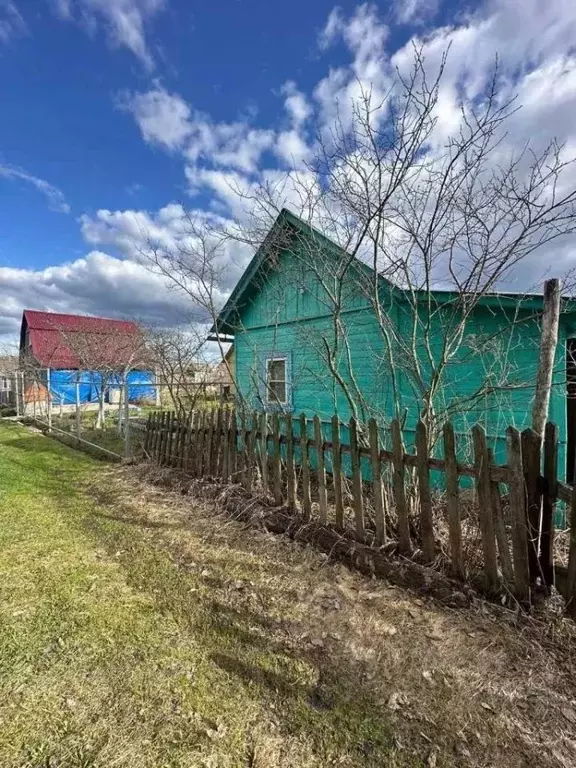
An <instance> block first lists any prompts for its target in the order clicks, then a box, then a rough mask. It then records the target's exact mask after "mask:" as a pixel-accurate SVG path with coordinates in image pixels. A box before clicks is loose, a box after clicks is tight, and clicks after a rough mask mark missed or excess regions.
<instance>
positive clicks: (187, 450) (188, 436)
mask: <svg viewBox="0 0 576 768" xmlns="http://www.w3.org/2000/svg"><path fill="white" fill-rule="evenodd" d="M195 415H196V414H195V412H194V411H190V413H189V414H188V419H187V421H186V432H185V438H184V458H183V463H182V467H183V469H184V472H186V473H188V472H189V471H190V454H191V452H192V440H193V437H194V417H195Z"/></svg>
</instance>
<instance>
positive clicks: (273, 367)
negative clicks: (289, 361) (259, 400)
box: [268, 360, 286, 381]
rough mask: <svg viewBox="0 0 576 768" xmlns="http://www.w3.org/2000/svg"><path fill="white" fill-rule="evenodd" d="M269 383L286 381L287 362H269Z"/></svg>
mask: <svg viewBox="0 0 576 768" xmlns="http://www.w3.org/2000/svg"><path fill="white" fill-rule="evenodd" d="M268 381H286V360H268Z"/></svg>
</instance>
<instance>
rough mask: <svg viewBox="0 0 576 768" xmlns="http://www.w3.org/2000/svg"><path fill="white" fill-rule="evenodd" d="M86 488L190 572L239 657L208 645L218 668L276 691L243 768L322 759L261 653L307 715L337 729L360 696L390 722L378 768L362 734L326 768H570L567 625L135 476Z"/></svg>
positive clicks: (573, 700)
mask: <svg viewBox="0 0 576 768" xmlns="http://www.w3.org/2000/svg"><path fill="white" fill-rule="evenodd" d="M92 491H93V493H95V494H96V495H97V498H98V500H99V503H100V504H105V505H106V506H107V507H109V508H110V514H111V515H112V516H113V517H114V518H115V519H116V520H118V521H120V522H121V523H123V524H125V525H127V526H133V527H134V528H135V529H138V530H139V531H141V532H143V533H144V535H145V536H146V537H147V539H148V540H149V542H150V544H151V545H152V546H153V547H155V548H157V549H159V550H161V551H163V552H167V553H169V555H170V557H171V559H172V560H173V563H174V567H175V568H176V569H179V570H182V571H193V572H194V573H195V574H196V575H197V576H198V578H199V580H200V583H201V587H200V588H199V591H198V593H197V595H196V597H195V599H197V600H200V601H204V602H205V604H206V605H205V613H206V615H210V616H211V620H212V621H213V622H214V624H215V625H216V626H219V627H220V629H221V630H222V629H223V628H225V631H226V632H230V633H233V634H234V636H235V638H236V640H237V641H239V646H235V647H236V648H237V649H238V651H239V652H238V653H236V654H234V653H232V654H231V653H230V652H229V650H230V649H227V650H226V649H225V650H224V651H222V650H221V649H219V648H218V647H216V648H215V650H214V653H213V660H214V662H215V663H216V664H217V665H219V666H220V667H221V668H223V669H225V670H226V671H227V672H228V674H229V675H230V676H232V677H233V678H239V679H241V680H242V681H243V682H244V683H246V684H247V685H249V686H251V685H255V686H257V687H259V688H261V689H262V690H266V689H267V690H268V694H269V695H271V699H270V707H271V708H272V710H271V711H272V712H273V715H272V717H271V721H270V722H271V723H272V724H273V728H272V730H270V727H269V726H264V725H263V724H262V725H260V724H258V723H257V724H256V726H255V733H259V728H262V729H263V730H262V738H256V739H255V742H254V748H253V755H252V757H251V762H249V763H248V764H249V765H253V766H259V768H268V766H269V767H270V768H272V766H290V765H294V766H303V765H312V764H316V763H315V762H308V761H309V760H312V757H311V756H309V757H308V758H304V757H303V752H302V743H303V742H302V739H304V742H306V737H305V736H304V735H303V734H304V732H305V730H306V726H305V725H304V723H305V722H306V717H305V716H304V715H302V717H303V720H302V721H299V720H298V718H297V717H295V716H294V713H293V712H292V705H289V704H288V700H289V699H290V698H291V697H292V696H293V682H292V683H290V684H286V680H283V678H282V674H281V673H279V672H278V670H276V671H275V673H274V674H271V672H270V670H269V669H267V668H266V666H265V664H262V665H261V664H260V661H263V660H264V659H265V656H266V652H267V651H268V650H269V649H271V648H273V649H276V650H280V651H281V652H282V653H283V654H285V655H286V656H287V657H288V658H291V659H293V660H297V662H298V663H299V664H301V665H303V667H305V668H306V669H309V670H310V669H311V670H313V673H312V677H311V678H310V677H308V679H305V678H303V679H302V680H300V681H299V685H301V686H303V690H305V691H306V698H307V699H308V701H309V704H310V706H311V707H312V708H313V709H316V710H317V711H320V712H323V711H325V712H327V713H332V714H334V710H335V709H337V710H339V714H340V712H341V721H342V722H341V725H342V728H345V727H346V717H347V715H348V712H347V709H346V706H347V704H349V703H350V702H356V703H358V701H362V702H363V704H364V706H366V707H367V708H368V709H369V710H370V711H371V712H372V713H373V714H374V715H375V716H376V717H380V718H381V719H382V721H383V722H386V723H388V725H389V728H390V730H391V733H392V742H393V745H394V748H393V750H391V751H389V752H388V758H387V760H388V762H373V760H372V758H371V757H370V753H371V750H374V749H378V746H377V745H374V744H371V742H370V740H369V739H367V740H365V743H364V744H363V747H362V749H363V750H364V751H365V753H366V756H365V759H364V760H360V758H358V755H357V756H356V758H355V762H354V761H351V762H350V757H343V758H342V761H340V762H339V761H336V762H335V763H334V764H339V765H360V764H365V765H411V764H413V765H423V764H424V765H426V764H428V765H430V766H432V765H437V766H452V765H453V766H486V767H487V766H503V767H505V768H507V767H510V768H512V766H514V768H527V767H528V766H534V768H536V766H538V767H539V768H540V767H542V768H547V767H548V766H550V768H551V767H552V766H564V767H567V766H573V765H575V764H576V676H575V671H576V664H575V659H574V652H575V649H576V645H575V643H574V640H575V637H576V633H575V631H574V627H573V626H572V625H571V624H570V623H569V622H567V621H566V620H563V619H560V618H558V619H557V620H556V621H554V622H547V623H543V622H539V621H536V620H534V619H529V618H527V619H524V618H518V617H515V615H514V614H513V613H512V612H510V611H506V610H504V609H498V608H496V607H494V606H490V605H488V604H486V603H484V602H482V601H480V600H479V601H477V602H476V603H475V604H474V605H473V606H472V607H471V608H467V609H463V610H460V611H458V610H454V609H450V608H447V607H445V606H442V605H440V604H438V603H435V602H434V601H432V600H428V599H422V598H421V597H418V596H416V595H411V594H409V593H407V592H406V591H405V590H403V589H400V588H395V587H393V586H391V585H389V584H385V583H381V582H377V581H375V580H371V579H368V578H365V577H363V576H361V575H359V574H356V573H353V572H351V571H349V570H348V569H346V568H345V567H343V566H342V565H339V564H336V563H330V562H329V561H328V558H327V557H326V556H325V555H322V554H320V553H318V552H315V551H314V550H312V549H311V548H309V547H306V546H302V545H299V544H296V543H295V542H293V541H291V540H289V539H287V538H286V537H280V536H274V535H272V534H270V533H268V532H266V531H262V530H255V529H254V528H251V527H247V526H246V525H243V524H241V523H238V522H235V521H231V520H229V519H227V518H226V517H225V516H224V515H223V514H222V513H221V509H219V507H218V503H217V501H206V500H202V499H200V498H197V497H195V498H190V496H187V495H182V493H179V492H178V489H177V488H176V489H172V490H166V489H164V488H162V487H159V486H158V485H155V484H154V485H153V484H151V483H149V482H146V479H145V478H143V477H142V476H140V477H139V476H137V474H135V472H134V470H133V469H132V468H124V469H115V470H112V471H110V472H108V473H107V476H106V478H105V479H104V481H102V479H99V480H98V482H97V483H96V484H95V485H94V486H93V488H92ZM166 599H167V601H168V604H169V605H170V606H171V610H173V611H178V610H182V609H183V608H184V606H182V605H179V603H178V601H179V597H178V596H174V599H173V600H172V601H171V598H169V597H167V598H166ZM216 646H218V643H216ZM254 650H257V651H258V652H257V653H252V652H253V651H254ZM248 656H250V658H251V659H252V663H251V664H247V663H246V658H247V657H248ZM283 701H285V702H286V709H285V710H284V708H283V704H282V702H283ZM298 706H300V704H298ZM291 712H292V713H291ZM356 716H357V712H356V713H354V714H353V715H351V717H356ZM336 722H338V718H336ZM330 727H331V728H333V724H332V725H331V726H330ZM327 733H328V731H327ZM327 738H333V736H332V735H330V736H328V735H327ZM345 751H346V750H344V752H345ZM344 752H343V753H342V754H343V755H344ZM337 753H338V748H337V747H336V748H335V750H334V754H337ZM346 754H348V753H346ZM374 757H375V756H374Z"/></svg>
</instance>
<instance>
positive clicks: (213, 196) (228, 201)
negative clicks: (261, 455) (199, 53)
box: [4, 0, 576, 317]
mask: <svg viewBox="0 0 576 768" xmlns="http://www.w3.org/2000/svg"><path fill="white" fill-rule="evenodd" d="M59 5H60V6H61V10H60V13H61V15H62V16H63V17H65V16H67V15H68V16H70V17H71V18H74V19H79V18H80V17H81V15H82V13H83V11H82V10H81V9H83V8H84V9H89V10H88V11H87V12H86V13H87V17H88V18H90V17H91V18H93V19H95V20H96V22H97V23H98V24H102V23H104V22H106V24H108V25H111V24H112V21H111V19H112V11H111V10H110V9H111V8H112V7H114V9H116V10H117V11H118V12H120V10H122V9H126V8H127V7H131V8H136V9H138V14H140V16H139V18H140V19H141V24H140V26H138V24H137V25H136V27H137V28H138V29H140V32H141V35H140V41H141V42H140V44H139V45H140V47H139V46H138V45H131V44H130V43H129V42H127V40H128V38H126V40H123V39H121V38H120V37H117V38H116V43H117V44H122V45H125V46H127V47H128V48H130V49H131V50H133V51H134V53H135V54H136V55H137V56H139V58H141V59H142V60H143V61H144V62H146V57H147V56H148V55H149V54H148V51H147V48H146V44H145V39H144V24H145V22H146V21H147V20H149V19H150V18H151V17H152V16H153V15H154V14H155V13H157V12H159V11H160V10H161V8H162V7H163V6H164V3H161V2H159V1H158V0H150V1H149V2H148V3H145V2H144V0H118V2H115V3H112V0H108V2H106V0H59ZM436 6H437V3H436V2H432V0H397V2H396V4H395V6H394V14H393V17H392V16H389V18H395V19H396V21H397V22H398V23H408V22H409V23H410V24H412V25H414V24H415V23H416V22H419V21H422V20H426V21H428V22H429V21H430V20H431V18H432V16H431V14H433V12H434V10H435V9H436ZM105 7H106V8H107V9H108V10H107V11H106V12H105V11H104V10H103V9H104V8H105ZM118 9H120V10H118ZM128 16H130V14H127V17H128ZM110 29H113V27H112V26H109V30H110ZM412 33H413V34H412V37H411V38H410V39H409V40H407V41H406V43H405V44H403V45H402V46H401V47H400V48H396V49H394V48H393V47H392V44H393V41H394V40H393V38H392V39H391V38H390V35H389V30H388V27H387V24H386V23H385V21H384V18H383V16H382V14H381V13H380V12H379V11H378V9H377V8H376V6H375V5H372V4H368V3H365V4H362V5H360V6H358V7H357V8H356V9H354V10H353V11H352V12H351V13H345V12H344V11H342V10H339V9H334V10H333V11H332V12H331V13H330V15H329V17H328V18H327V20H326V24H325V26H324V28H323V29H322V30H321V32H320V35H319V38H318V45H319V47H320V49H321V50H322V51H323V58H324V59H325V60H326V62H327V66H326V72H325V74H324V76H323V77H322V78H321V79H320V80H319V81H318V82H317V83H315V84H314V85H313V86H312V87H311V88H310V89H309V90H307V91H303V90H301V88H300V87H299V85H298V84H297V83H296V82H293V81H288V82H286V83H285V84H284V85H280V86H279V89H278V91H277V95H278V113H277V116H276V119H274V120H273V121H271V123H269V124H267V125H266V124H262V122H261V121H260V120H259V116H258V112H257V111H254V113H251V114H246V115H243V116H242V117H241V118H237V117H234V116H233V115H230V116H229V118H228V119H227V120H225V121H217V120H215V119H213V117H212V116H211V115H209V114H206V113H203V112H201V111H200V110H198V109H196V108H195V106H194V105H193V104H190V103H188V102H187V101H186V99H184V98H183V97H182V96H181V95H180V94H178V93H173V92H170V91H168V90H166V89H165V88H164V87H163V86H162V85H161V84H159V83H157V82H155V83H152V85H151V87H150V88H149V89H147V90H144V91H143V92H141V93H131V94H124V95H123V97H122V99H121V104H122V107H123V108H124V109H125V110H126V111H127V112H128V113H129V114H130V115H131V116H132V117H133V119H134V120H135V123H136V125H137V126H138V128H139V130H140V133H141V135H142V138H143V139H144V141H146V142H147V143H149V144H151V145H155V146H156V147H160V148H161V149H163V150H165V151H166V152H169V153H171V154H173V155H176V156H179V157H180V158H181V162H182V167H183V173H184V174H185V177H186V179H187V181H188V183H189V188H190V192H191V193H192V194H194V195H197V197H195V198H193V200H192V205H191V213H192V215H193V216H195V217H196V216H200V217H201V216H206V217H208V216H218V217H221V218H222V219H223V220H229V219H231V218H242V217H244V216H246V215H247V210H248V209H249V206H250V201H251V200H253V199H254V196H256V195H257V193H258V189H259V187H260V186H264V187H266V188H268V189H273V190H274V194H275V197H276V200H277V202H278V205H286V206H288V207H290V208H292V209H294V210H295V212H299V210H300V209H301V206H302V200H303V198H305V195H303V190H306V189H307V188H308V189H309V188H310V187H314V186H316V187H317V188H318V185H320V188H321V185H322V182H323V180H322V179H321V178H319V177H318V176H317V175H315V174H314V172H313V171H312V170H310V169H309V168H308V161H309V159H310V158H312V157H313V156H314V153H315V150H316V149H317V146H316V140H317V136H318V135H320V136H321V137H322V138H323V139H324V140H325V141H327V142H329V141H330V137H331V136H332V135H334V131H335V130H338V131H340V132H343V134H344V135H345V134H346V131H347V130H348V129H349V128H350V126H351V124H352V122H353V119H354V110H355V109H356V108H357V107H358V104H359V103H360V102H361V100H362V98H364V96H365V95H366V94H367V93H371V94H372V101H373V104H378V105H379V109H377V110H374V114H373V116H372V119H373V121H374V127H376V128H379V127H381V126H382V125H385V121H386V117H387V115H388V114H389V112H388V109H389V105H390V94H391V89H393V83H394V80H395V77H396V72H397V71H399V72H400V74H401V75H405V74H407V73H408V72H409V71H410V68H411V67H412V64H413V56H414V46H416V47H417V48H421V50H422V55H423V57H424V60H425V62H426V64H425V66H426V69H427V72H428V73H429V74H430V76H431V77H433V76H435V74H436V73H437V72H438V70H439V68H440V66H441V64H442V61H443V55H444V53H445V52H446V50H448V49H449V55H448V59H447V62H446V65H445V71H444V78H443V82H442V85H441V88H440V92H439V99H438V104H437V106H436V113H435V118H436V128H435V131H434V134H433V136H431V139H430V147H429V151H430V152H435V151H436V152H437V151H440V150H441V149H442V147H445V144H446V140H447V138H448V137H449V136H450V135H451V134H453V133H454V132H455V131H457V130H458V128H459V127H460V125H461V120H462V108H464V112H465V113H466V111H468V114H470V110H471V109H472V108H473V107H475V106H478V105H481V104H482V102H483V99H484V98H485V94H486V88H487V86H488V84H489V83H490V80H491V78H492V76H493V73H494V64H495V60H496V56H498V64H499V70H498V84H499V87H500V94H501V96H500V98H501V99H502V101H505V100H507V99H510V98H512V97H513V96H514V95H515V94H518V105H519V106H520V105H522V108H521V109H520V110H518V112H516V113H515V114H514V115H513V116H512V118H511V119H510V123H509V132H508V135H507V136H506V138H505V139H504V141H503V143H502V144H501V146H500V151H501V152H507V153H510V152H516V153H519V152H520V151H521V150H522V149H523V148H524V146H525V145H526V142H527V141H528V140H530V141H531V142H533V143H534V144H535V145H536V147H537V148H538V147H541V146H544V145H545V144H546V143H547V142H548V141H549V140H550V139H551V138H552V134H555V135H556V136H557V138H558V139H559V141H560V142H561V143H564V144H565V148H564V150H563V152H564V155H565V156H566V157H569V156H572V155H573V154H574V153H575V152H576V128H575V127H574V120H573V115H574V113H575V112H576V54H575V52H574V46H573V41H574V40H575V39H576V4H574V3H569V2H558V3H541V2H540V0H485V2H484V3H483V4H481V5H479V6H476V8H475V10H474V11H471V12H470V11H468V12H462V13H460V15H459V16H458V17H456V18H455V19H454V21H453V23H451V24H450V25H445V26H438V27H436V28H431V27H430V25H428V26H426V27H422V26H419V27H417V28H416V27H415V28H414V29H413V30H412ZM109 34H110V31H109ZM336 45H337V46H339V48H340V51H343V52H344V54H345V57H342V56H340V55H339V60H338V66H329V64H330V57H331V54H332V46H336ZM142 46H144V47H142ZM138 51H139V52H138ZM250 95H251V96H254V94H250ZM350 151H351V152H353V151H354V147H351V150H350ZM4 175H5V176H6V172H5V173H4ZM11 178H15V176H14V175H12V176H11ZM20 178H21V180H25V179H24V178H23V177H20ZM27 180H28V181H30V179H27ZM573 181H574V183H576V176H575V177H573ZM31 183H34V182H31ZM38 189H40V190H41V191H44V193H45V194H47V192H46V191H45V190H42V188H41V187H40V186H38ZM55 199H56V200H57V198H55ZM187 213H188V211H185V210H184V208H183V207H182V206H181V205H177V204H170V205H167V206H164V207H163V208H161V209H160V210H159V211H156V212H148V211H139V210H120V211H114V210H108V209H105V208H102V209H101V210H99V211H98V212H97V213H96V214H95V215H93V216H84V217H82V219H81V227H82V232H83V235H84V237H85V239H86V241H87V242H88V243H89V245H90V247H92V248H94V249H95V250H94V251H92V252H91V254H89V256H87V257H86V258H85V259H84V260H79V261H78V262H73V263H72V264H71V265H65V266H63V267H58V268H56V267H55V268H53V269H55V270H64V271H61V272H58V273H57V275H58V278H57V279H56V277H54V275H55V274H56V273H54V274H53V275H51V276H49V275H48V274H47V271H46V270H44V271H42V272H29V273H28V272H26V271H24V272H26V274H23V275H21V277H22V285H32V284H33V283H34V281H36V283H37V284H38V286H39V289H38V290H39V293H38V294H37V298H38V300H39V301H40V300H41V299H45V301H46V304H50V302H49V299H50V300H51V301H52V300H53V304H50V306H54V308H58V307H59V303H58V301H60V300H61V301H62V302H63V304H64V305H66V306H68V307H69V309H71V310H77V309H80V310H82V309H83V308H87V307H92V309H87V311H94V312H95V313H97V312H102V313H103V312H104V310H105V309H106V308H110V311H111V306H110V303H109V302H111V301H113V302H114V304H115V306H116V309H117V308H118V307H119V306H121V304H120V303H119V302H120V300H121V301H122V302H124V301H126V302H128V304H129V305H130V302H131V301H132V302H133V303H132V304H131V305H130V306H131V307H132V308H134V307H136V306H139V305H140V303H141V306H142V307H145V306H147V302H148V301H150V302H151V303H152V304H153V305H154V306H155V307H156V308H157V309H156V310H154V309H153V310H151V311H152V312H157V313H158V315H161V314H163V313H164V312H165V313H166V314H165V317H172V316H173V315H171V314H170V313H171V311H172V309H171V306H172V305H173V306H176V304H175V303H174V300H173V299H172V297H170V298H171V300H170V301H169V302H167V303H165V302H164V299H163V298H162V297H164V296H165V295H167V294H166V293H165V286H162V287H158V286H159V284H158V283H157V282H153V283H147V282H146V281H145V279H144V277H143V274H144V273H143V272H141V270H145V265H144V262H143V256H142V252H143V249H144V246H145V244H146V242H147V239H149V238H152V239H155V240H156V241H157V242H158V243H160V244H162V245H163V246H165V247H174V246H175V245H176V246H177V245H178V244H181V243H185V238H186V236H187V235H186V231H185V227H183V220H184V219H185V216H186V214H187ZM318 223H319V225H320V226H321V222H318ZM108 250H109V251H111V252H112V253H113V254H114V255H113V256H106V254H105V253H104V252H105V251H108ZM93 254H96V255H93ZM250 255H251V254H250V252H249V249H247V248H246V249H238V250H234V251H232V250H230V251H228V252H226V253H225V254H224V256H223V258H224V259H227V260H228V263H229V264H230V268H229V269H228V270H227V271H226V275H225V278H224V280H223V282H222V285H221V286H220V299H221V300H223V299H224V298H225V296H226V295H227V293H228V292H229V290H230V289H231V288H232V286H233V284H234V283H235V282H236V280H237V279H238V277H239V275H240V274H241V271H242V269H243V268H244V266H245V265H246V263H247V261H248V259H249V257H250ZM117 256H119V257H121V258H117ZM110 260H111V261H110ZM552 260H555V261H554V265H555V270H556V269H558V270H560V271H563V270H564V269H567V268H569V267H571V266H573V265H574V263H575V262H576V258H575V256H574V254H573V250H572V248H571V247H570V245H569V244H566V243H561V244H559V245H558V246H555V248H554V250H552V249H547V250H546V252H545V254H544V255H542V253H539V254H537V255H535V256H534V257H533V258H531V260H530V261H529V262H527V263H526V265H525V268H524V269H523V270H522V273H521V274H518V273H515V274H513V275H512V276H511V277H510V283H509V285H510V286H511V287H513V288H522V287H526V285H532V284H533V283H534V282H535V281H537V279H538V275H540V274H542V273H543V272H545V271H546V269H547V267H548V266H549V265H550V264H551V263H552ZM80 262H85V264H86V265H87V266H84V265H83V264H81V263H80ZM65 267H66V269H67V270H69V273H70V274H72V273H74V275H80V274H82V273H83V274H84V275H85V279H87V280H92V281H93V283H94V285H100V286H101V287H105V290H106V291H107V295H106V296H102V298H101V299H97V298H96V297H95V296H94V297H92V298H90V297H87V296H86V295H84V294H83V293H82V289H80V288H78V289H76V288H75V287H73V290H70V291H68V290H66V291H63V293H62V294H60V293H59V291H60V287H61V286H62V285H63V283H64V278H63V276H64V274H65ZM97 267H98V269H97ZM83 270H84V271H83ZM90 270H93V271H92V272H90ZM129 270H133V271H132V272H130V274H131V275H132V278H131V279H130V280H126V281H125V284H124V285H123V286H122V288H121V289H120V288H117V289H115V290H112V289H111V287H110V286H111V283H110V282H109V281H110V280H113V277H112V276H113V275H123V276H125V275H127V274H128V271H129ZM66 274H68V273H66ZM95 275H97V277H96V276H95ZM150 279H152V278H150ZM153 279H154V280H157V279H158V278H157V277H154V278H153ZM17 283H18V280H15V279H12V280H11V283H10V285H11V286H12V288H11V291H12V293H10V292H7V293H6V294H5V296H4V298H5V300H6V301H9V297H10V296H15V295H16V293H14V292H16V291H17ZM67 284H68V286H75V283H74V280H73V279H72V278H70V279H69V280H68V283H67ZM54 286H56V287H54ZM127 286H132V288H131V289H133V290H134V292H135V295H137V296H138V297H139V298H133V299H129V298H127V297H126V298H125V296H126V294H125V293H123V292H122V291H126V290H128V287H127ZM50 291H54V293H50ZM64 294H65V296H66V297H68V298H63V296H64ZM58 297H60V299H58ZM76 297H78V298H76ZM76 300H77V301H78V304H74V301H76ZM14 301H16V300H15V299H13V302H12V304H9V306H11V307H14V306H16V305H17V306H18V307H20V306H21V305H22V301H21V300H20V299H18V300H17V301H16V303H14ZM99 302H101V303H99ZM10 311H12V310H10ZM182 311H183V310H182ZM177 314H180V310H179V311H178V313H177Z"/></svg>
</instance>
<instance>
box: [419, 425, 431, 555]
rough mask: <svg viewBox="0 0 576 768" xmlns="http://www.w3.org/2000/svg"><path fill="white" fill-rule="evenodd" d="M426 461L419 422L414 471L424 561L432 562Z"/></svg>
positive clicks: (424, 431) (423, 428)
mask: <svg viewBox="0 0 576 768" xmlns="http://www.w3.org/2000/svg"><path fill="white" fill-rule="evenodd" d="M428 459H429V456H428V430H427V429H426V424H424V422H423V421H419V422H418V424H417V425H416V469H417V474H418V492H419V494H418V495H419V497H420V532H421V536H422V552H423V554H424V559H425V560H427V561H428V562H432V561H433V560H434V555H435V542H434V519H433V517H432V495H431V493H430V468H429V466H428Z"/></svg>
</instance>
